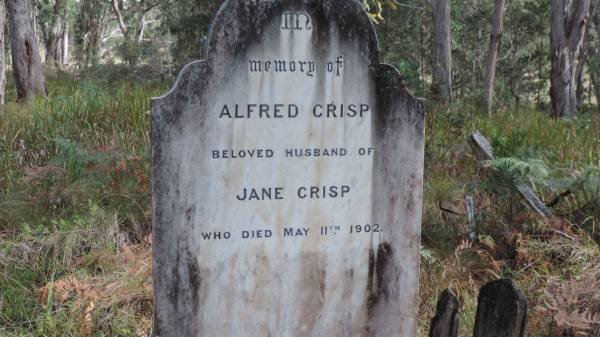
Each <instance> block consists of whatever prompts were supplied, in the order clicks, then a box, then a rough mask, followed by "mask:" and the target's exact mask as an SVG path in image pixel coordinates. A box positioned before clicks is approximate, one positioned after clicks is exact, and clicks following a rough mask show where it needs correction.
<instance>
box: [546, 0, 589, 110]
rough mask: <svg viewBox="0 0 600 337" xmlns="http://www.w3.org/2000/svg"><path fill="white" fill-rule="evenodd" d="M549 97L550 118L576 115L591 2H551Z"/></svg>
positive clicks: (586, 0)
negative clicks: (578, 83)
mask: <svg viewBox="0 0 600 337" xmlns="http://www.w3.org/2000/svg"><path fill="white" fill-rule="evenodd" d="M550 10H551V20H552V21H551V23H552V27H551V33H550V45H551V57H552V73H551V77H550V79H551V87H550V97H551V99H552V111H551V115H552V117H555V118H560V117H572V116H573V115H574V114H575V113H576V112H577V95H576V86H577V79H576V76H577V63H578V62H579V59H580V58H579V55H580V52H581V48H582V45H583V37H584V32H585V26H586V25H587V20H588V16H589V11H590V0H572V1H567V0H551V8H550Z"/></svg>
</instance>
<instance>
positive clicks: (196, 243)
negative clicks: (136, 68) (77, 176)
mask: <svg viewBox="0 0 600 337" xmlns="http://www.w3.org/2000/svg"><path fill="white" fill-rule="evenodd" d="M205 55H207V60H204V61H196V62H193V63H191V64H188V65H187V66H186V67H185V68H184V69H183V70H182V71H181V73H180V75H179V77H178V79H177V81H176V83H175V86H174V87H173V89H172V90H171V91H170V92H169V93H168V94H166V95H165V96H163V97H158V98H155V99H153V101H152V143H153V192H152V193H153V219H154V265H153V268H154V287H155V302H154V303H155V335H156V336H160V337H170V336H182V337H186V336H202V337H213V336H214V337H217V336H218V337H223V336H231V337H245V336H248V337H262V336H264V337H267V336H273V337H286V336H298V337H306V336H315V337H317V336H319V337H320V336H331V337H334V336H343V337H352V336H361V337H363V336H365V337H366V336H382V337H383V336H386V337H387V336H407V337H408V336H410V337H412V336H415V334H416V313H417V306H418V305H417V291H418V273H419V247H420V243H419V239H420V222H421V202H422V201H421V200H422V183H423V181H422V179H423V151H424V111H423V104H422V102H421V101H419V100H417V99H415V98H413V97H412V96H410V95H409V94H408V92H407V91H406V89H405V87H404V84H403V81H402V78H401V77H400V75H399V74H398V72H397V71H396V70H395V69H394V68H393V67H391V66H389V65H385V64H381V63H380V61H379V55H378V49H377V40H376V36H375V32H374V29H373V26H372V24H371V22H370V20H369V18H368V16H367V15H366V13H364V11H363V9H362V7H361V5H360V3H359V2H358V1H353V0H324V1H323V0H318V1H317V0H307V1H250V0H228V1H226V2H225V3H224V4H223V6H222V7H221V9H220V10H219V12H218V13H217V15H216V17H215V19H214V22H213V25H212V28H211V31H210V36H209V38H208V40H207V46H206V54H205ZM284 68H285V71H284ZM342 108H343V109H344V115H343V116H342ZM328 112H329V116H327V113H328ZM315 149H316V150H319V155H318V156H317V155H315V152H316V151H315ZM325 150H327V156H325V155H324V152H325ZM301 154H302V156H301ZM242 156H243V158H241V157H242ZM225 157H226V158H225ZM233 157H237V158H233Z"/></svg>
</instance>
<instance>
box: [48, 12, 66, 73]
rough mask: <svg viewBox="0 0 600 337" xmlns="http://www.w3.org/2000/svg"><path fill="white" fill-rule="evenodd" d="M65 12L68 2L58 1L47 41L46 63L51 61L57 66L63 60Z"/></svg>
mask: <svg viewBox="0 0 600 337" xmlns="http://www.w3.org/2000/svg"><path fill="white" fill-rule="evenodd" d="M65 10H66V1H65V0H56V2H55V3H54V11H53V13H52V20H51V23H50V31H49V32H48V33H49V34H48V35H49V36H48V39H47V41H46V61H51V62H54V63H56V64H58V63H60V62H61V59H62V57H61V56H62V55H61V54H62V48H61V39H62V35H63V29H64V25H65V24H66V22H65V21H64V12H65Z"/></svg>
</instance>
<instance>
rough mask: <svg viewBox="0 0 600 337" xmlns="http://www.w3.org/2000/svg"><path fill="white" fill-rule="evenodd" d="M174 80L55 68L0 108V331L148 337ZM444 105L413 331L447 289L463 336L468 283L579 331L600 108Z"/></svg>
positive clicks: (432, 141)
mask: <svg viewBox="0 0 600 337" xmlns="http://www.w3.org/2000/svg"><path fill="white" fill-rule="evenodd" d="M170 82H171V80H170V79H169V80H165V81H162V82H153V81H148V80H144V79H139V78H137V77H134V75H131V76H129V77H126V76H123V75H121V74H120V69H118V68H100V69H99V70H97V71H96V72H94V73H89V74H81V75H78V76H73V75H70V74H66V73H58V74H54V75H51V76H50V77H49V80H48V87H49V90H50V95H49V96H50V98H49V99H35V100H33V101H30V102H28V103H25V104H16V103H9V104H8V105H6V106H5V107H4V109H3V110H2V112H0V336H2V337H4V336H36V337H37V336H86V337H87V336H149V335H150V333H151V313H152V309H151V308H152V291H151V267H150V266H151V258H150V251H151V249H150V248H151V242H150V239H149V234H150V220H149V217H150V202H149V182H150V178H149V168H150V167H149V159H150V152H149V151H150V150H149V148H150V147H149V142H150V140H149V114H148V110H149V102H150V97H151V96H155V95H159V94H161V93H163V92H165V91H166V90H167V86H168V85H169V84H170ZM9 87H10V85H9ZM12 95H14V93H12ZM9 100H10V97H9ZM451 110H452V112H451V113H448V112H446V111H445V110H444V109H441V108H437V107H430V109H429V112H428V113H429V115H428V122H427V144H426V177H425V178H426V179H425V200H424V220H423V236H422V244H423V248H422V273H421V289H420V293H421V305H420V308H419V336H426V335H427V333H428V325H429V320H430V319H431V317H432V316H433V314H434V310H435V303H436V299H437V296H438V295H439V294H440V293H441V292H442V291H443V290H444V289H445V288H447V287H450V288H453V289H454V290H455V292H456V293H457V295H458V297H459V299H460V301H461V304H462V308H461V313H460V335H461V336H469V335H471V334H472V327H473V324H474V317H475V310H476V306H477V294H478V289H479V287H480V286H481V285H483V284H484V283H485V282H487V281H490V280H493V279H496V278H499V277H512V278H513V279H515V281H516V282H517V283H518V284H519V286H520V287H521V288H522V289H523V291H524V292H525V294H526V296H527V297H528V299H529V301H530V315H529V323H528V324H529V328H528V334H529V335H530V336H542V335H543V336H558V335H561V333H562V329H563V328H565V327H568V326H571V327H574V328H575V329H576V331H577V332H580V333H582V334H585V333H588V332H589V329H590V324H587V323H585V321H584V320H582V319H581V317H580V316H581V315H589V317H592V318H594V319H596V316H593V315H594V313H593V310H595V309H594V308H600V299H598V296H600V294H597V293H593V291H592V292H590V289H591V290H594V289H599V288H600V284H599V277H600V275H599V272H598V271H599V270H600V249H599V248H598V242H599V241H600V240H599V235H598V232H599V229H600V219H599V217H600V197H599V196H600V193H599V192H600V187H599V186H600V182H599V181H600V180H598V171H599V170H598V167H600V115H598V114H593V113H588V114H582V115H580V116H578V117H577V118H576V119H573V120H558V121H557V120H552V119H549V118H548V117H547V116H546V115H545V114H544V113H543V112H539V111H535V110H534V109H526V110H523V111H518V112H512V111H499V112H497V113H495V114H494V115H493V116H492V117H488V116H487V115H483V114H479V113H477V110H476V109H474V108H472V107H470V106H468V105H460V103H459V104H457V105H455V106H453V107H451ZM475 130H480V131H481V132H482V134H484V135H485V136H486V137H488V138H489V139H490V141H491V143H492V145H493V146H494V148H495V150H496V154H497V155H498V156H499V157H501V158H510V159H509V160H506V163H508V164H507V165H505V166H502V165H499V164H498V163H488V164H486V165H482V164H481V163H479V162H478V161H477V160H476V159H475V158H474V157H473V155H472V154H471V151H470V149H469V148H468V146H467V145H466V142H465V140H466V137H467V136H468V135H469V134H470V133H471V132H473V131H475ZM515 163H517V164H519V165H520V166H519V165H517V164H515ZM511 165H512V166H511ZM535 165H538V166H539V165H541V166H542V167H543V168H546V170H545V171H544V170H533V169H527V168H531V167H534V166H535ZM523 168H525V169H523ZM514 175H519V177H518V178H519V179H525V180H526V181H529V182H535V186H534V187H535V190H536V192H537V193H538V194H539V195H540V196H542V197H543V198H544V200H546V201H549V200H552V199H553V198H554V197H555V196H556V195H558V194H560V193H562V192H564V191H566V190H571V192H572V193H571V194H570V195H568V196H567V197H566V198H564V200H561V201H560V202H559V203H558V206H557V207H556V208H555V212H556V213H557V214H558V217H557V218H556V219H553V220H550V221H542V220H540V219H539V218H537V217H536V215H535V214H533V213H532V212H531V211H530V210H528V209H527V207H526V206H525V205H524V204H523V202H522V201H521V199H520V198H519V197H518V196H517V195H516V193H514V190H513V189H512V188H511V187H510V183H509V181H510V179H513V178H515V177H514ZM507 176H508V180H509V181H507ZM466 195H471V196H473V198H474V200H475V206H476V217H475V219H476V231H477V235H478V240H476V241H475V242H471V241H469V240H468V234H467V221H466V218H465V217H464V216H463V215H461V214H464V213H465V201H464V200H465V196H466ZM448 210H450V211H451V212H449V211H448ZM595 299H598V302H597V303H596V302H593V301H594V300H595ZM598 311H600V310H598ZM553 317H554V318H553ZM586 324H587V325H586ZM586 329H588V330H586Z"/></svg>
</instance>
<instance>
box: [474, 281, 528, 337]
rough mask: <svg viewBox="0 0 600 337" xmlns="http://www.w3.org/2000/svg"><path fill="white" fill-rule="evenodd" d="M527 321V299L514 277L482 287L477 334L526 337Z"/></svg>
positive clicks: (494, 336)
mask: <svg viewBox="0 0 600 337" xmlns="http://www.w3.org/2000/svg"><path fill="white" fill-rule="evenodd" d="M526 321H527V298H525V295H523V292H522V291H521V289H519V288H518V287H517V286H516V285H515V283H514V282H513V281H512V280H511V279H508V278H505V279H500V280H496V281H492V282H489V283H487V284H486V285H485V286H483V288H481V290H480V291H479V298H478V300H477V314H476V316H475V328H474V330H473V337H523V335H524V333H525V326H526V324H525V323H526Z"/></svg>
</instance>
